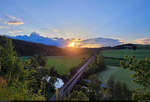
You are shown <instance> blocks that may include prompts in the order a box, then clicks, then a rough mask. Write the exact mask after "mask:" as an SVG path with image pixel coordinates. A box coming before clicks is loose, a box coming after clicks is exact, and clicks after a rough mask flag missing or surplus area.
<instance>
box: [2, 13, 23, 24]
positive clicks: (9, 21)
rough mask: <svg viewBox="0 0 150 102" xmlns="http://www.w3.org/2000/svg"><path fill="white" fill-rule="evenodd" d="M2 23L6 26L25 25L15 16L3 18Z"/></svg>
mask: <svg viewBox="0 0 150 102" xmlns="http://www.w3.org/2000/svg"><path fill="white" fill-rule="evenodd" d="M0 23H2V24H4V25H21V24H24V22H23V21H22V20H21V19H20V18H17V17H15V16H11V15H5V16H4V17H3V18H2V17H1V18H0Z"/></svg>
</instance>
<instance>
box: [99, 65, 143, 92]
mask: <svg viewBox="0 0 150 102" xmlns="http://www.w3.org/2000/svg"><path fill="white" fill-rule="evenodd" d="M133 73H134V72H132V71H129V70H127V69H122V68H120V67H116V66H107V70H105V71H103V72H101V73H100V74H99V78H100V79H101V80H102V81H103V82H104V83H107V80H108V79H109V77H110V76H113V78H114V80H115V81H121V82H124V83H126V85H127V86H128V88H129V89H136V88H141V86H139V85H137V84H136V83H134V82H133V81H132V79H133V78H132V77H131V75H132V74H133Z"/></svg>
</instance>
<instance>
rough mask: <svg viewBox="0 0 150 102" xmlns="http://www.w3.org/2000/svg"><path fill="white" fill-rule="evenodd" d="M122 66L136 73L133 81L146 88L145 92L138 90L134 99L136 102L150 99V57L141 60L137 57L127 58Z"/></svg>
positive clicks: (122, 62)
mask: <svg viewBox="0 0 150 102" xmlns="http://www.w3.org/2000/svg"><path fill="white" fill-rule="evenodd" d="M121 66H122V67H123V68H127V69H129V70H132V71H134V72H135V73H134V74H133V75H132V77H133V78H134V80H133V81H134V82H135V83H137V84H139V85H142V86H143V88H144V92H139V90H136V91H135V93H134V94H133V97H132V98H133V99H134V100H148V99H150V57H147V58H145V59H144V60H139V59H136V57H135V56H133V57H129V56H125V58H124V61H121Z"/></svg>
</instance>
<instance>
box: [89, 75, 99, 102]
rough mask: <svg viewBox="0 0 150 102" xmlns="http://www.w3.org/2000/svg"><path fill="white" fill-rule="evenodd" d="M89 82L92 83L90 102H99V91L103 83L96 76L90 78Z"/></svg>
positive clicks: (90, 84)
mask: <svg viewBox="0 0 150 102" xmlns="http://www.w3.org/2000/svg"><path fill="white" fill-rule="evenodd" d="M89 80H90V81H91V82H90V83H89V84H88V88H89V98H90V100H99V90H100V88H101V87H100V85H101V81H100V80H99V79H98V77H97V76H96V75H91V76H89Z"/></svg>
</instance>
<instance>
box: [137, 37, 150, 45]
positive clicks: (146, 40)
mask: <svg viewBox="0 0 150 102" xmlns="http://www.w3.org/2000/svg"><path fill="white" fill-rule="evenodd" d="M134 43H136V44H150V38H143V39H137V40H135V41H134Z"/></svg>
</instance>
